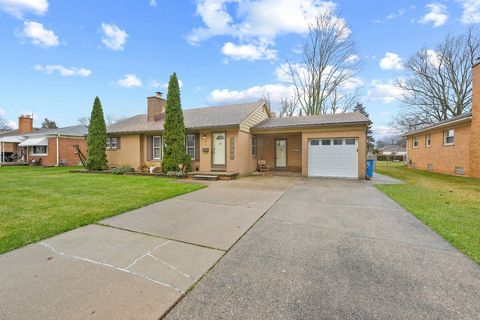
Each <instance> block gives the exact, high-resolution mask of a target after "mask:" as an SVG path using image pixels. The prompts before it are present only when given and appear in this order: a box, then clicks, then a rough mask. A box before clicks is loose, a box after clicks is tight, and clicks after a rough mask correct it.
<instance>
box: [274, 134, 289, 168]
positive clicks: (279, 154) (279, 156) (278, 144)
mask: <svg viewBox="0 0 480 320" xmlns="http://www.w3.org/2000/svg"><path fill="white" fill-rule="evenodd" d="M275 167H276V168H283V169H285V168H286V167H287V140H284V139H282V140H275Z"/></svg>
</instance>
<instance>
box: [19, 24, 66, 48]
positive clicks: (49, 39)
mask: <svg viewBox="0 0 480 320" xmlns="http://www.w3.org/2000/svg"><path fill="white" fill-rule="evenodd" d="M19 36H21V37H25V38H28V39H29V40H30V41H31V42H32V43H33V44H34V45H37V46H43V47H55V46H58V45H59V44H60V41H59V39H58V37H57V36H56V35H55V33H54V32H53V31H52V30H49V29H46V28H45V27H44V26H43V24H41V23H39V22H35V21H25V22H24V23H23V30H22V31H21V32H20V33H19Z"/></svg>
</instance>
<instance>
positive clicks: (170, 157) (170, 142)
mask: <svg viewBox="0 0 480 320" xmlns="http://www.w3.org/2000/svg"><path fill="white" fill-rule="evenodd" d="M163 126H164V133H163V139H164V144H165V147H164V153H163V160H162V170H163V172H165V173H167V172H170V171H179V170H180V168H179V165H180V164H183V165H184V166H185V169H184V170H183V171H190V170H191V167H192V166H191V159H190V157H189V156H188V155H187V152H186V149H185V124H184V122H183V111H182V104H181V101H180V88H179V85H178V79H177V75H176V74H175V73H173V74H172V75H171V76H170V81H169V82H168V93H167V110H166V115H165V124H164V125H163Z"/></svg>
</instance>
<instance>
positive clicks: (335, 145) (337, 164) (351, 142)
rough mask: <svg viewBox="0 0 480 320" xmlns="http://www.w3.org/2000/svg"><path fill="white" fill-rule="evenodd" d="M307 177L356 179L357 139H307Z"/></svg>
mask: <svg viewBox="0 0 480 320" xmlns="http://www.w3.org/2000/svg"><path fill="white" fill-rule="evenodd" d="M308 176H309V177H335V178H354V179H357V178H358V139H356V138H322V139H309V140H308Z"/></svg>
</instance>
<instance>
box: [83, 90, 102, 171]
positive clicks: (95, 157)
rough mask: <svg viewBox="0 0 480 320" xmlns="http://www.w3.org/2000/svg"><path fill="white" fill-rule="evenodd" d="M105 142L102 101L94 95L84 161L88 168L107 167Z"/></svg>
mask: <svg viewBox="0 0 480 320" xmlns="http://www.w3.org/2000/svg"><path fill="white" fill-rule="evenodd" d="M106 144H107V127H106V125H105V119H104V117H103V110H102V103H101V102H100V99H99V98H98V97H95V101H94V103H93V108H92V115H91V117H90V124H89V125H88V137H87V146H88V154H87V163H86V166H87V169H88V170H95V171H98V170H103V169H106V168H107V154H106V153H105V148H106Z"/></svg>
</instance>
